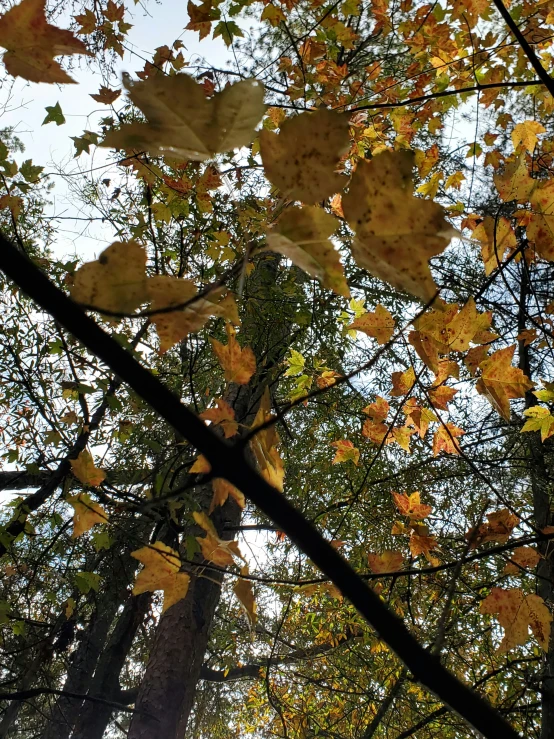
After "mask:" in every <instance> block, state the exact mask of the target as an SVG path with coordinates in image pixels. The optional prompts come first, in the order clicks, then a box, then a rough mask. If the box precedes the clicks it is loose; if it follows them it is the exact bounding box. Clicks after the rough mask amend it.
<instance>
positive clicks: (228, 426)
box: [200, 398, 238, 439]
mask: <svg viewBox="0 0 554 739" xmlns="http://www.w3.org/2000/svg"><path fill="white" fill-rule="evenodd" d="M216 404H217V408H208V409H207V410H205V411H202V413H201V414H200V418H201V419H202V420H203V421H211V422H212V423H213V424H214V425H219V426H221V428H222V429H223V434H224V436H225V438H226V439H230V438H231V436H234V435H235V434H236V433H237V431H238V423H237V422H236V421H235V411H234V410H233V409H232V408H231V406H230V405H229V403H227V401H226V400H224V399H223V398H219V399H218V400H216Z"/></svg>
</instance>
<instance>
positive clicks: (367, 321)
mask: <svg viewBox="0 0 554 739" xmlns="http://www.w3.org/2000/svg"><path fill="white" fill-rule="evenodd" d="M346 328H348V329H356V330H357V331H363V332H364V334H367V335H368V336H371V337H373V338H374V339H377V343H378V344H386V343H387V341H390V338H391V336H392V335H393V333H394V318H393V317H392V315H391V313H390V311H388V310H387V309H386V308H384V307H383V306H382V305H380V304H379V305H376V306H375V310H374V311H368V312H367V313H364V314H363V315H362V316H360V317H359V318H356V320H354V321H353V322H352V323H351V324H350V325H349V326H347V327H346Z"/></svg>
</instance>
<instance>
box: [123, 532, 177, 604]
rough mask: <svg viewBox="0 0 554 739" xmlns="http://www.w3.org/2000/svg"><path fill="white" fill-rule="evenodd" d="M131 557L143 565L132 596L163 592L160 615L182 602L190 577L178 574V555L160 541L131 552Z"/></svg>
mask: <svg viewBox="0 0 554 739" xmlns="http://www.w3.org/2000/svg"><path fill="white" fill-rule="evenodd" d="M131 557H134V558H135V559H138V561H139V562H141V563H142V564H143V565H144V569H143V570H141V571H140V572H139V574H138V576H137V579H136V581H135V585H134V587H133V595H140V594H141V593H146V592H147V591H150V590H163V592H164V603H163V609H162V613H163V612H164V611H167V609H168V608H170V607H171V606H172V605H174V604H175V603H178V602H179V601H180V600H182V599H183V598H184V597H185V596H186V594H187V592H188V589H189V584H190V576H189V575H187V573H186V572H180V569H181V560H180V558H179V554H178V553H177V552H176V551H175V550H174V549H171V547H168V546H167V544H164V543H163V542H162V541H156V542H154V544H151V545H149V546H145V547H141V549H137V550H136V551H134V552H131Z"/></svg>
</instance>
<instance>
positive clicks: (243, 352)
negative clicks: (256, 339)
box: [210, 324, 256, 385]
mask: <svg viewBox="0 0 554 739" xmlns="http://www.w3.org/2000/svg"><path fill="white" fill-rule="evenodd" d="M227 337H228V340H229V343H228V344H227V345H224V344H222V343H221V342H220V341H217V339H210V342H211V344H212V349H213V350H214V353H215V355H216V357H217V358H218V359H219V363H220V364H221V366H222V367H223V371H224V376H225V379H226V380H227V382H235V383H237V385H246V384H247V383H248V382H249V381H250V378H251V377H252V375H253V374H254V372H255V371H256V358H255V357H254V352H253V351H252V349H251V348H250V347H249V346H246V347H244V348H241V347H240V344H239V343H238V341H237V340H236V339H235V330H234V329H233V327H232V326H231V325H230V324H227Z"/></svg>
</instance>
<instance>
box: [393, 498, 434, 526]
mask: <svg viewBox="0 0 554 739" xmlns="http://www.w3.org/2000/svg"><path fill="white" fill-rule="evenodd" d="M392 497H393V498H394V502H395V503H396V507H397V508H398V510H399V511H400V513H401V514H402V515H403V516H409V517H410V518H413V519H424V518H427V516H428V515H429V514H430V513H431V511H432V510H433V509H432V508H431V506H430V505H425V504H424V503H420V500H419V498H420V496H419V493H418V492H415V493H411V494H410V495H406V493H392Z"/></svg>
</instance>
